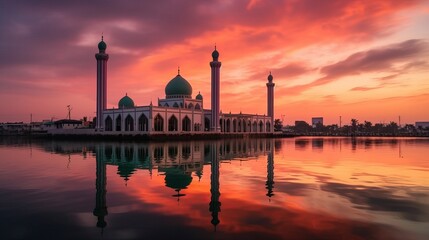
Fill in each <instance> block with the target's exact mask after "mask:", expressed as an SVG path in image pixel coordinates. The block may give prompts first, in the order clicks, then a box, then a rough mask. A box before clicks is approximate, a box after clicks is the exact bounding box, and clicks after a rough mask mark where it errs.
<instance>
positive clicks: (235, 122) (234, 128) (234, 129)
mask: <svg viewBox="0 0 429 240" xmlns="http://www.w3.org/2000/svg"><path fill="white" fill-rule="evenodd" d="M232 131H233V132H237V119H234V120H232Z"/></svg>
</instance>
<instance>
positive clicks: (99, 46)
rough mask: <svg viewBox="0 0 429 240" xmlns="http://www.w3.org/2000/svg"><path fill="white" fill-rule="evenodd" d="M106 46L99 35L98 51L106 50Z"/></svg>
mask: <svg viewBox="0 0 429 240" xmlns="http://www.w3.org/2000/svg"><path fill="white" fill-rule="evenodd" d="M106 48H107V45H106V43H105V42H104V40H103V37H101V42H99V43H98V50H99V51H100V52H104V51H106Z"/></svg>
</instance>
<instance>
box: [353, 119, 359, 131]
mask: <svg viewBox="0 0 429 240" xmlns="http://www.w3.org/2000/svg"><path fill="white" fill-rule="evenodd" d="M358 123H359V121H358V120H357V119H355V118H352V120H351V125H352V127H351V130H352V134H353V135H355V134H356V130H357V125H358Z"/></svg>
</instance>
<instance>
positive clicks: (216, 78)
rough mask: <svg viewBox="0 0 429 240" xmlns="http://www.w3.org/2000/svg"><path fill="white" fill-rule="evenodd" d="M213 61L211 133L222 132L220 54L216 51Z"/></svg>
mask: <svg viewBox="0 0 429 240" xmlns="http://www.w3.org/2000/svg"><path fill="white" fill-rule="evenodd" d="M212 57H213V61H212V62H210V67H211V100H212V101H211V108H212V109H211V120H210V125H211V126H210V131H212V132H220V131H221V129H220V124H219V116H220V67H221V65H222V63H221V62H219V61H218V60H219V52H218V51H217V50H216V44H215V50H214V51H213V53H212Z"/></svg>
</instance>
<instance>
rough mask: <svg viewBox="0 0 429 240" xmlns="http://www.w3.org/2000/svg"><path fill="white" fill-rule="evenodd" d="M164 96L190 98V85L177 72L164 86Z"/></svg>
mask: <svg viewBox="0 0 429 240" xmlns="http://www.w3.org/2000/svg"><path fill="white" fill-rule="evenodd" d="M165 95H166V98H191V95H192V86H191V84H189V82H188V81H186V79H184V78H183V77H182V76H180V75H179V74H178V75H177V76H176V77H175V78H173V79H171V80H170V82H168V84H167V86H165Z"/></svg>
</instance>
